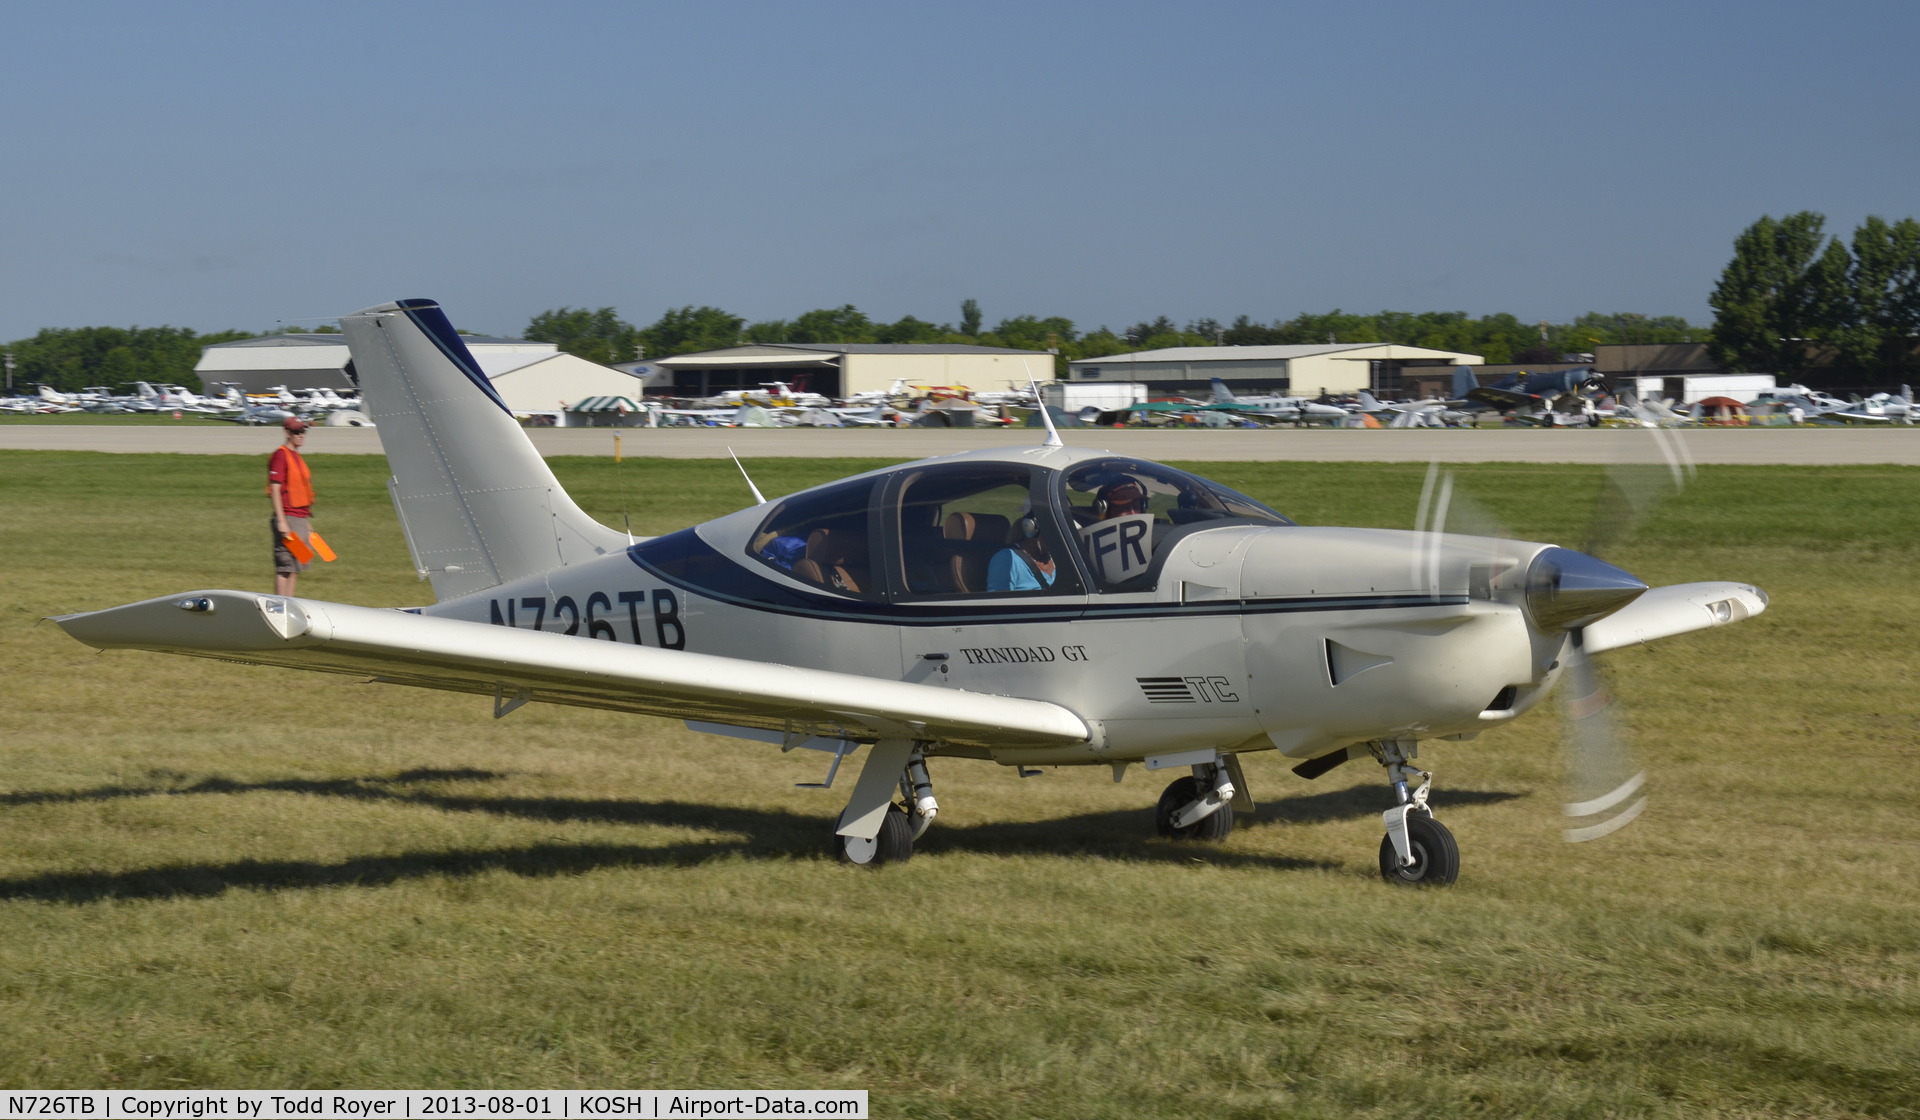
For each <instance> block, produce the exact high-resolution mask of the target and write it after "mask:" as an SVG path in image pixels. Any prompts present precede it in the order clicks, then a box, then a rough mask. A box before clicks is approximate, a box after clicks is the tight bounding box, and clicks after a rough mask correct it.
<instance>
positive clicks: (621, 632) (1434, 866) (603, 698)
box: [58, 300, 1767, 884]
mask: <svg viewBox="0 0 1920 1120" xmlns="http://www.w3.org/2000/svg"><path fill="white" fill-rule="evenodd" d="M341 326H342V328H343V330H344V331H345V334H346V339H347V342H348V344H349V345H350V346H351V347H352V351H353V360H354V364H355V366H356V368H357V370H358V371H359V375H360V381H361V385H362V389H363V396H364V399H365V401H366V403H367V405H368V407H369V411H370V412H371V413H372V416H373V418H374V420H375V421H376V422H377V424H378V425H379V428H380V433H381V440H382V442H383V444H384V445H385V448H386V454H387V458H388V461H389V463H390V464H391V466H392V470H393V478H392V479H391V481H390V483H389V487H390V490H391V492H392V497H393V502H394V509H395V513H396V515H397V516H398V518H399V522H400V526H401V528H402V530H403V531H404V533H405V536H406V540H407V543H408V547H409V548H410V550H411V552H412V556H413V562H414V566H415V568H416V569H417V571H418V572H419V574H420V575H421V577H422V578H423V579H426V580H430V581H431V583H432V587H433V593H434V598H435V601H434V602H433V603H432V604H429V605H426V606H419V607H411V608H406V609H375V608H370V607H359V606H349V605H345V604H340V603H329V602H321V601H318V600H314V599H303V598H295V597H291V596H279V595H267V594H261V593H257V592H250V591H234V590H203V591H188V592H183V593H181V594H177V595H171V596H167V597H164V598H159V599H151V600H147V601H145V602H140V603H133V604H130V605H127V606H121V607H114V608H110V609H107V610H101V611H94V612H90V613H85V614H75V615H68V616H65V617H62V618H60V619H59V620H58V621H59V624H60V625H61V626H62V627H63V628H64V629H65V630H66V632H67V633H69V634H71V635H72V636H74V637H75V638H77V639H79V640H80V641H82V642H85V643H87V644H88V645H91V646H95V647H98V648H102V649H114V648H120V649H144V650H157V651H161V652H167V653H178V654H186V655H189V656H197V657H211V658H217V659H220V660H224V661H238V662H245V663H252V664H261V665H275V666H283V667H286V668H292V669H307V670H314V671H319V672H330V673H343V674H351V675H355V676H361V677H372V678H373V679H375V680H378V681H382V682H385V683H389V684H396V685H409V686H415V687H422V688H434V689H447V690H453V691H459V692H468V693H473V694H477V695H480V696H488V697H491V698H492V700H493V706H494V707H493V710H494V714H495V715H496V716H504V715H506V714H508V713H509V712H511V711H513V710H514V709H515V708H516V707H518V706H519V705H521V704H524V703H526V702H528V701H539V702H545V703H555V704H573V705H580V706H585V707H594V708H606V709H613V710H617V711H627V712H639V713H648V714H653V715H664V716H671V717H675V718H679V719H683V720H686V721H687V723H688V726H690V727H692V728H694V729H696V730H699V731H704V732H711V733H714V734H717V735H727V736H734V737H737V738H741V739H746V740H753V741H759V742H763V743H767V744H775V745H778V746H780V747H781V748H782V749H783V750H788V749H793V748H796V747H805V748H809V749H813V750H818V751H823V752H825V753H826V754H827V755H829V756H831V766H832V767H833V768H834V769H836V770H837V768H838V767H839V765H840V763H841V760H842V759H843V758H845V757H847V756H849V755H851V754H853V753H854V752H855V751H856V750H858V749H859V748H861V747H865V750H866V754H865V759H864V762H863V764H862V767H861V772H860V775H859V778H858V780H857V781H856V783H855V785H854V789H853V792H852V795H851V797H850V799H849V801H848V803H847V805H846V808H845V809H844V810H843V811H842V812H841V814H840V816H839V818H838V819H837V821H835V823H834V824H833V826H832V829H831V832H832V835H833V842H834V844H835V846H836V850H837V852H838V854H839V856H840V858H842V859H844V860H846V861H848V862H851V863H856V864H879V863H887V862H896V861H900V860H904V859H906V858H907V857H908V856H909V855H910V854H911V851H912V844H913V840H914V839H915V837H917V836H918V835H920V834H921V833H922V832H923V831H924V830H925V829H926V827H927V826H928V825H929V824H931V823H932V821H933V819H934V816H935V814H936V813H937V812H938V804H937V802H936V800H935V798H934V795H933V784H932V775H931V772H930V766H932V765H933V764H935V762H936V760H938V764H940V765H946V764H950V762H951V761H953V760H961V759H977V760H982V761H988V762H994V763H998V764H1000V765H1003V766H1013V767H1022V768H1025V767H1036V766H1107V767H1111V768H1112V770H1113V775H1114V779H1115V780H1116V781H1118V780H1120V778H1121V777H1122V776H1123V775H1124V774H1125V773H1126V771H1127V770H1128V768H1130V767H1132V766H1135V765H1139V766H1142V767H1144V768H1145V769H1146V770H1149V771H1158V770H1165V771H1170V772H1172V773H1174V774H1177V775H1178V777H1177V779H1176V780H1175V781H1173V782H1172V783H1171V784H1170V785H1169V786H1168V787H1167V788H1166V790H1165V792H1164V793H1163V794H1162V795H1161V797H1160V800H1159V807H1158V811H1157V822H1158V828H1159V830H1160V832H1161V833H1162V834H1163V835H1166V836H1171V837H1176V838H1187V839H1210V840H1223V839H1225V838H1226V837H1227V835H1228V834H1229V833H1230V832H1231V830H1232V828H1233V825H1234V817H1235V815H1236V814H1241V813H1244V812H1247V811H1250V810H1251V804H1252V803H1251V797H1250V794H1249V792H1248V789H1247V784H1246V780H1245V775H1244V774H1243V772H1242V770H1241V767H1240V765H1239V761H1238V758H1239V755H1240V754H1242V753H1244V752H1250V751H1266V750H1276V751H1279V752H1280V753H1281V754H1283V755H1285V756H1287V757H1288V758H1290V759H1294V760H1297V761H1298V762H1299V765H1298V766H1296V767H1295V769H1296V772H1297V773H1300V774H1301V775H1302V776H1304V777H1309V778H1310V777H1315V776H1318V775H1319V774H1321V773H1324V772H1325V771H1326V770H1328V769H1331V768H1332V767H1333V766H1335V765H1337V764H1339V763H1341V762H1345V761H1347V760H1349V759H1358V758H1364V757H1369V756H1370V757H1372V758H1373V759H1375V760H1376V761H1377V762H1379V763H1380V764H1381V765H1382V766H1383V767H1384V769H1385V775H1386V778H1387V781H1388V784H1389V786H1390V787H1391V788H1392V789H1393V790H1394V792H1395V805H1394V807H1393V808H1391V809H1389V810H1387V811H1386V812H1385V813H1384V814H1383V816H1382V824H1383V830H1384V832H1385V836H1384V837H1383V839H1382V841H1381V844H1380V851H1379V859H1380V868H1381V873H1382V875H1383V876H1384V877H1385V878H1386V879H1387V880H1388V881H1389V882H1395V883H1406V884H1422V883H1425V884H1446V883H1450V882H1452V881H1453V879H1454V877H1455V875H1456V874H1457V872H1458V867H1459V852H1458V848H1457V846H1456V844H1455V842H1454V839H1453V837H1452V834H1451V833H1450V832H1449V831H1448V830H1447V829H1446V828H1445V826H1443V825H1441V824H1440V823H1439V822H1438V821H1436V820H1435V819H1434V818H1433V808H1432V806H1431V805H1430V804H1429V803H1428V800H1427V798H1428V793H1429V790H1430V788H1431V777H1432V776H1431V774H1430V773H1428V772H1426V771H1423V770H1420V769H1419V768H1418V766H1417V765H1416V764H1415V760H1416V759H1417V758H1418V755H1419V747H1420V745H1421V744H1422V743H1423V742H1427V741H1431V740H1436V739H1446V740H1452V741H1456V742H1458V741H1464V740H1469V739H1472V738H1473V737H1475V736H1476V735H1478V734H1479V733H1481V732H1482V731H1486V730H1489V729H1492V728H1496V727H1498V726H1500V725H1501V724H1504V723H1507V722H1509V721H1511V720H1513V719H1516V718H1518V717H1519V716H1520V715H1522V714H1523V713H1525V712H1526V711H1528V710H1529V709H1531V708H1532V707H1534V706H1535V705H1537V704H1538V703H1540V702H1541V700H1542V699H1543V698H1544V697H1545V696H1546V695H1547V694H1548V693H1549V692H1550V691H1552V690H1553V689H1554V687H1555V685H1556V684H1558V683H1559V682H1560V680H1561V678H1562V677H1567V676H1571V677H1572V678H1573V682H1572V683H1573V692H1574V693H1575V699H1576V701H1577V703H1578V704H1579V705H1580V706H1582V708H1583V709H1595V708H1597V707H1598V706H1599V701H1598V699H1597V697H1598V691H1597V685H1596V684H1595V683H1594V681H1593V680H1592V676H1591V672H1590V670H1589V669H1588V668H1587V661H1586V658H1587V656H1588V655H1590V654H1593V653H1598V652H1600V651H1603V650H1607V649H1611V648H1615V647H1618V646H1624V645H1628V644H1633V643H1638V642H1646V641H1652V640H1655V639H1659V638H1664V637H1668V636H1671V635H1676V634H1682V633H1685V632H1688V631H1692V630H1701V629H1706V628H1708V627H1713V626H1720V625H1725V624H1728V623H1732V622H1737V621H1739V620H1741V619H1745V618H1748V617H1750V616H1752V615H1756V614H1758V613H1760V612H1761V611H1762V610H1764V609H1765V608H1766V604H1767V600H1766V596H1765V595H1764V594H1763V593H1762V592H1760V591H1759V590H1758V589H1756V588H1754V587H1752V586H1749V585H1747V584H1743V583H1733V582H1721V583H1694V584H1682V585H1677V586H1671V587H1661V588H1655V589H1649V588H1648V587H1647V586H1646V585H1645V584H1643V583H1641V582H1640V581H1638V580H1636V579H1635V578H1634V577H1633V576H1631V575H1629V574H1628V573H1626V572H1624V571H1621V570H1620V569H1618V568H1614V567H1612V566H1610V565H1607V564H1605V563H1602V562H1601V561H1599V560H1596V559H1594V558H1592V557H1589V556H1585V555H1582V554H1580V553H1578V552H1573V551H1570V550H1568V549H1565V548H1558V547H1555V546H1552V545H1549V544H1534V543H1526V542H1520V541H1513V540H1497V539H1490V538H1481V537H1466V536H1455V535H1451V534H1446V533H1444V532H1441V531H1439V529H1440V527H1441V526H1442V525H1443V524H1444V509H1445V506H1446V501H1447V497H1446V491H1445V490H1444V489H1442V491H1441V492H1440V493H1439V494H1438V496H1437V497H1435V496H1434V495H1431V494H1430V495H1429V497H1430V498H1433V501H1432V502H1431V503H1429V502H1428V501H1427V500H1425V499H1423V501H1422V521H1423V523H1425V522H1428V521H1429V520H1430V521H1431V527H1429V528H1427V530H1426V531H1416V532H1395V531H1385V530H1375V529H1344V528H1309V527H1305V526H1299V525H1296V524H1294V523H1293V522H1292V521H1291V520H1289V519H1288V518H1286V517H1284V516H1282V515H1281V514H1280V513H1277V512H1275V511H1274V510H1272V509H1269V508H1268V507H1267V506H1265V505H1262V504H1261V503H1260V502H1257V501H1255V500H1253V499H1252V498H1249V497H1247V496H1246V495H1244V494H1240V493H1237V492H1235V491H1233V490H1232V489H1229V488H1227V487H1225V486H1221V485H1219V484H1217V483H1214V482H1210V481H1208V480H1207V479H1204V478H1201V477H1198V476H1196V475H1193V474H1189V473H1186V472H1184V471H1179V470H1175V469H1173V468H1170V467H1166V466H1162V465H1159V464H1156V463H1151V462H1146V461H1143V460H1139V459H1134V458H1131V457H1128V456H1124V455H1115V454H1112V453H1109V452H1105V451H1097V450H1088V449H1075V448H1068V447H1065V446H1062V444H1061V442H1060V439H1059V435H1058V433H1056V432H1052V431H1051V430H1049V433H1048V436H1047V439H1046V442H1045V443H1043V444H1040V445H1038V446H1033V447H1027V448H1022V449H1000V450H991V451H975V452H968V453H964V454H958V455H949V456H944V457H940V458H934V459H926V460H922V461H919V462H915V463H909V464H906V465H904V466H896V467H889V468H886V469H884V470H877V471H872V472H869V473H866V474H862V475H857V476H855V477H852V478H848V479H843V480H841V481H838V482H833V483H829V484H827V485H824V486H818V487H814V488H812V489H809V490H803V491H801V492H799V493H796V494H791V495H788V496H786V497H783V498H778V499H775V500H771V501H761V502H760V503H759V504H757V505H754V506H750V507H748V508H745V509H742V510H740V511H738V512H736V513H732V514H729V515H727V516H725V517H720V518H717V519H715V520H712V521H708V522H705V523H703V524H700V525H695V526H692V527H690V528H686V529H682V530H680V531H679V532H675V533H670V534H667V535H665V536H660V537H652V538H646V539H636V538H633V537H630V536H628V535H627V534H624V533H621V532H618V531H616V530H613V529H609V528H607V527H606V526H604V525H602V524H600V523H599V522H597V521H595V520H594V519H593V518H591V517H589V516H587V515H586V513H584V512H583V511H582V510H581V509H580V508H579V507H578V506H577V505H575V504H574V502H573V500H572V499H571V498H569V497H568V495H567V493H566V491H565V490H564V489H562V488H561V486H560V484H559V482H558V481H557V480H556V479H555V478H554V476H553V474H552V472H551V471H550V470H549V469H548V468H547V465H546V463H545V462H544V461H542V459H541V458H540V455H539V454H538V453H537V452H536V451H535V450H534V448H533V445H532V444H531V443H530V442H529V441H528V439H527V437H526V434H525V432H524V431H522V429H521V428H520V426H519V425H518V424H517V423H516V422H515V421H514V419H513V416H512V414H511V413H510V412H509V411H508V410H507V408H506V406H505V405H504V404H502V403H501V401H500V399H499V397H498V396H497V395H496V394H495V392H494V390H493V388H492V385H491V383H490V382H489V381H488V379H487V377H486V375H485V374H484V373H483V372H482V371H481V369H480V367H479V365H478V364H477V363H476V362H475V361H474V359H473V357H472V355H471V354H469V353H468V351H467V348H466V346H465V344H464V343H463V342H462V341H461V339H460V337H459V335H457V334H456V333H455V332H454V330H453V328H452V326H451V324H450V323H449V322H448V320H447V317H446V315H445V314H444V313H443V312H442V311H441V309H440V307H439V306H438V305H437V304H435V303H433V302H432V301H430V300H403V301H401V302H398V303H389V304H384V305H381V306H379V307H374V308H370V309H368V310H366V311H363V312H360V313H358V314H355V315H350V316H346V317H345V318H343V319H342V320H341ZM1049 428H1051V425H1050V424H1049ZM755 496H756V497H758V494H757V492H756V495H755ZM1430 504H1431V505H1432V508H1433V511H1434V516H1433V517H1432V518H1431V519H1429V518H1428V517H1427V515H1426V514H1427V510H1428V507H1429V505H1430ZM1575 714H1576V715H1579V714H1581V713H1580V711H1576V713H1575ZM831 778H832V772H831V771H830V772H829V784H830V782H831ZM1641 781H1642V779H1641V777H1639V776H1625V775H1615V776H1614V777H1611V778H1608V779H1607V782H1606V784H1605V788H1596V789H1591V790H1587V791H1584V792H1582V793H1579V794H1577V795H1576V800H1575V801H1574V802H1573V803H1572V804H1570V805H1569V806H1568V812H1569V813H1570V814H1575V815H1576V816H1582V817H1590V818H1596V819H1597V823H1594V824H1591V825H1588V826H1585V827H1584V828H1583V829H1575V830H1573V831H1574V832H1576V833H1584V834H1587V835H1599V834H1601V833H1604V832H1606V831H1610V830H1611V829H1613V828H1617V827H1619V826H1620V825H1621V824H1624V823H1626V821H1628V820H1631V819H1632V818H1633V816H1634V815H1635V814H1637V813H1638V812H1640V810H1641V808H1643V807H1644V806H1645V804H1646V801H1645V798H1644V796H1639V794H1640V789H1641V786H1640V783H1641ZM1416 783H1417V788H1413V787H1414V786H1415V785H1416ZM1575 810H1579V812H1578V813H1577V814H1576V813H1575ZM1570 835H1571V834H1570ZM1574 838H1579V837H1577V836H1575V837H1574Z"/></svg>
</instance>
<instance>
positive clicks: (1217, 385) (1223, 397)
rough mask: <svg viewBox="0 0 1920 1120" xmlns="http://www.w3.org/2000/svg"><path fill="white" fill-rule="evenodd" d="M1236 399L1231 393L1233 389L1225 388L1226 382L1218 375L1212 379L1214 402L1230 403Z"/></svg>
mask: <svg viewBox="0 0 1920 1120" xmlns="http://www.w3.org/2000/svg"><path fill="white" fill-rule="evenodd" d="M1237 399H1239V398H1237V397H1235V396H1234V395H1233V390H1232V389H1229V388H1227V383H1226V382H1224V381H1222V380H1220V379H1219V378H1218V377H1216V378H1214V379H1213V403H1214V404H1232V403H1233V402H1234V401H1235V400H1237Z"/></svg>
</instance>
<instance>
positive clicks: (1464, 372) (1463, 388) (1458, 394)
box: [1453, 366, 1480, 400]
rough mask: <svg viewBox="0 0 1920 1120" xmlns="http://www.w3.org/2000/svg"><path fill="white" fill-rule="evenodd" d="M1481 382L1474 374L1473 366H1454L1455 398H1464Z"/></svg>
mask: <svg viewBox="0 0 1920 1120" xmlns="http://www.w3.org/2000/svg"><path fill="white" fill-rule="evenodd" d="M1479 384H1480V382H1479V381H1478V380H1476V379H1475V378H1474V376H1473V367H1472V366H1454V367H1453V399H1454V400H1464V399H1465V398H1466V395H1467V394H1468V393H1469V392H1472V391H1473V389H1474V388H1475V387H1477V386H1478V385H1479Z"/></svg>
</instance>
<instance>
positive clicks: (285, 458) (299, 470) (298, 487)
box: [267, 447, 313, 517]
mask: <svg viewBox="0 0 1920 1120" xmlns="http://www.w3.org/2000/svg"><path fill="white" fill-rule="evenodd" d="M296 464H297V465H296ZM290 473H291V475H292V481H289V474H290ZM311 477H312V476H311V475H310V474H308V473H307V461H306V460H305V459H302V458H300V453H299V452H298V451H295V450H293V449H291V448H287V447H276V448H274V449H273V455H272V456H271V457H269V458H268V459H267V482H268V483H269V484H272V483H275V482H277V483H279V484H280V509H281V511H282V512H283V513H285V514H286V515H287V516H288V517H312V516H313V484H312V482H310V481H309V479H310V478H311ZM302 491H304V493H303V492H302ZM296 497H300V498H304V499H305V500H306V502H307V504H306V505H304V506H296V505H294V504H293V502H294V499H295V498H296Z"/></svg>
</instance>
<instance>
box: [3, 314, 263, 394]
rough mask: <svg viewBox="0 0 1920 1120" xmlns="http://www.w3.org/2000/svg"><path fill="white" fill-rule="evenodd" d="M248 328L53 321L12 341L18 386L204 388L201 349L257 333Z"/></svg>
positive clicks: (69, 389)
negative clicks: (202, 330)
mask: <svg viewBox="0 0 1920 1120" xmlns="http://www.w3.org/2000/svg"><path fill="white" fill-rule="evenodd" d="M253 337H254V335H253V334H252V333H250V332H248V331H219V332H216V333H214V334H204V335H203V334H196V333H195V332H194V331H192V330H191V329H188V328H184V327H125V328H122V327H48V328H46V329H44V330H42V331H40V332H39V333H38V334H36V335H34V336H33V337H32V338H24V339H21V340H20V341H18V342H12V343H8V344H7V345H6V347H5V348H6V349H8V350H11V351H12V352H13V355H14V361H15V364H16V369H15V371H14V376H13V383H14V387H15V389H16V390H21V389H31V388H32V386H34V385H35V384H43V385H46V386H48V387H49V388H52V389H56V390H60V391H62V392H67V391H71V390H74V389H79V388H82V387H83V386H87V385H106V386H108V387H109V388H113V389H116V390H117V389H119V388H121V387H122V386H123V385H125V384H126V383H127V382H129V381H152V382H156V383H158V382H165V383H167V384H170V385H185V386H186V387H188V388H189V389H193V390H195V391H199V390H201V389H203V388H204V386H202V385H201V383H200V378H199V377H198V376H197V375H196V374H195V373H194V372H193V367H194V366H195V365H196V364H198V362H199V361H200V350H201V348H202V347H205V346H212V345H214V344H216V343H221V342H237V341H239V340H240V339H243V338H253Z"/></svg>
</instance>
